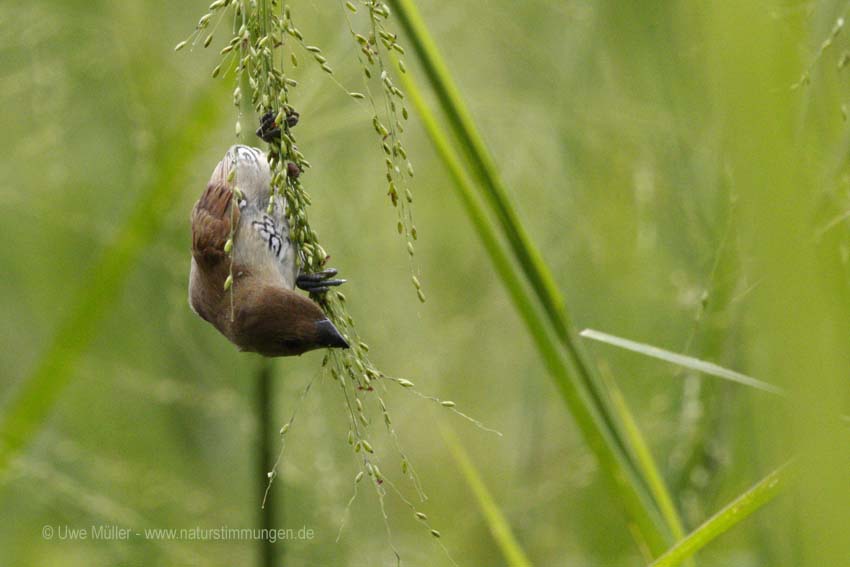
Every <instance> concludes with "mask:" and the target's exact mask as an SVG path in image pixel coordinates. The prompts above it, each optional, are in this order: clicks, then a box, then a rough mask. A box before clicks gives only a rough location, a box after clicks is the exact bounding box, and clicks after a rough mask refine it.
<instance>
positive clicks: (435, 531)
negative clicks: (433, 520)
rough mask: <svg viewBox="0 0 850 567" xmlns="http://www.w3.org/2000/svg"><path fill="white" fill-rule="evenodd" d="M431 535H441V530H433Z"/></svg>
mask: <svg viewBox="0 0 850 567" xmlns="http://www.w3.org/2000/svg"><path fill="white" fill-rule="evenodd" d="M431 535H432V536H434V537H440V532H438V531H437V530H431Z"/></svg>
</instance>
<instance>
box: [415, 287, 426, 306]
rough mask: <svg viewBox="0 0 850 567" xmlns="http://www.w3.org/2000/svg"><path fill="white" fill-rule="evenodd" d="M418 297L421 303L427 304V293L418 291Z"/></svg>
mask: <svg viewBox="0 0 850 567" xmlns="http://www.w3.org/2000/svg"><path fill="white" fill-rule="evenodd" d="M416 296H417V297H419V301H420V302H422V303H425V293H424V292H423V291H422V290H421V289H417V290H416Z"/></svg>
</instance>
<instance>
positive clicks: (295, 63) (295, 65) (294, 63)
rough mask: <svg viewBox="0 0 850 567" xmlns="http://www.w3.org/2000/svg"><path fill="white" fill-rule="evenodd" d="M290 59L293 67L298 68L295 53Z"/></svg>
mask: <svg viewBox="0 0 850 567" xmlns="http://www.w3.org/2000/svg"><path fill="white" fill-rule="evenodd" d="M289 59H290V60H291V61H292V66H293V67H298V58H297V57H295V54H294V53H293V54H291V55H290V56H289Z"/></svg>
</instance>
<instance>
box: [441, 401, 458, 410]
mask: <svg viewBox="0 0 850 567" xmlns="http://www.w3.org/2000/svg"><path fill="white" fill-rule="evenodd" d="M440 405H441V406H443V407H446V408H453V407H455V403H454V402H452V401H449V400H444V401H442V402H440Z"/></svg>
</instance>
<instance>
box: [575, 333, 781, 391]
mask: <svg viewBox="0 0 850 567" xmlns="http://www.w3.org/2000/svg"><path fill="white" fill-rule="evenodd" d="M581 336H582V337H585V338H587V339H592V340H594V341H599V342H601V343H605V344H608V345H611V346H615V347H619V348H622V349H626V350H630V351H632V352H636V353H639V354H643V355H645V356H649V357H651V358H657V359H658V360H663V361H665V362H670V363H672V364H676V365H678V366H682V367H684V368H689V369H691V370H696V371H697V372H701V373H702V374H708V375H709V376H716V377H717V378H723V379H724V380H729V381H730V382H737V383H738V384H743V385H744V386H749V387H750V388H755V389H757V390H762V391H763V392H769V393H771V394H776V395H779V396H784V395H785V390H783V389H782V388H780V387H778V386H774V385H773V384H768V383H767V382H762V381H761V380H757V379H756V378H753V377H752V376H747V375H746V374H741V373H740V372H735V371H734V370H729V369H728V368H723V367H722V366H719V365H717V364H714V363H713V362H706V361H704V360H700V359H698V358H694V357H692V356H686V355H684V354H678V353H675V352H671V351H669V350H664V349H663V348H658V347H655V346H652V345H648V344H646V343H639V342H636V341H631V340H629V339H624V338H622V337H617V336H614V335H609V334H607V333H603V332H601V331H595V330H593V329H585V330H583V331H582V332H581Z"/></svg>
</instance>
